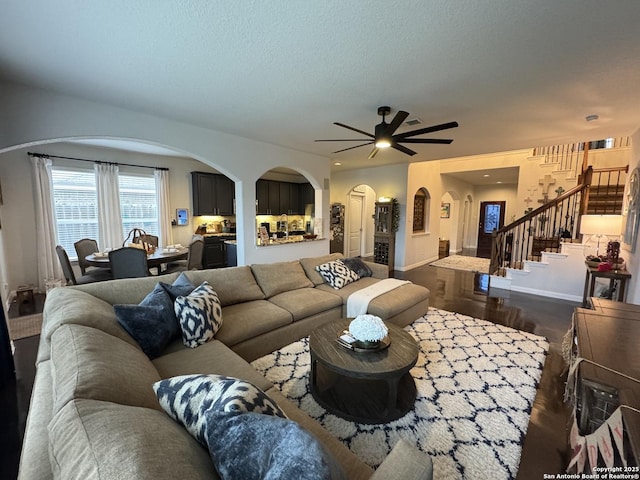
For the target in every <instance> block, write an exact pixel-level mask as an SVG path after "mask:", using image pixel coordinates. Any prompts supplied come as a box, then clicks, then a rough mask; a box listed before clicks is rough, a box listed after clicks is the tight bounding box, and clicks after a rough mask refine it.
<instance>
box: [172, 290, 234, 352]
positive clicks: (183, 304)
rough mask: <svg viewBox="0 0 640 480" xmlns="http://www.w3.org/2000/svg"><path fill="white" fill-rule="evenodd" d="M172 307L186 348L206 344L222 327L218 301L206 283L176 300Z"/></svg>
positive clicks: (220, 309)
mask: <svg viewBox="0 0 640 480" xmlns="http://www.w3.org/2000/svg"><path fill="white" fill-rule="evenodd" d="M174 307H175V313H176V316H177V317H178V321H179V323H180V329H181V330H182V341H183V342H184V345H185V346H186V347H189V348H196V347H197V346H198V345H202V344H203V343H206V342H208V341H209V340H211V339H212V338H213V337H214V335H215V334H216V332H217V331H218V330H219V329H220V326H221V325H222V306H221V305H220V300H219V299H218V295H217V294H216V292H215V291H214V290H213V287H211V285H209V284H208V283H207V282H204V283H203V284H202V285H200V286H199V287H197V288H196V289H195V290H194V291H193V292H191V293H190V294H189V295H187V296H184V297H182V296H181V297H178V298H176V302H175V305H174Z"/></svg>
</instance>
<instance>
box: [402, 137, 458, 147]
mask: <svg viewBox="0 0 640 480" xmlns="http://www.w3.org/2000/svg"><path fill="white" fill-rule="evenodd" d="M397 141H398V142H402V143H441V144H443V145H449V144H450V143H451V142H453V140H452V139H450V138H403V139H401V140H397Z"/></svg>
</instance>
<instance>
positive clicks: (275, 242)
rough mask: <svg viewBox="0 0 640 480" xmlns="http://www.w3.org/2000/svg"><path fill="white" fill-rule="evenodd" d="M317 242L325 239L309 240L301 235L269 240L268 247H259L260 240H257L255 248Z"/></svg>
mask: <svg viewBox="0 0 640 480" xmlns="http://www.w3.org/2000/svg"><path fill="white" fill-rule="evenodd" d="M319 240H326V238H310V239H308V240H307V239H305V238H303V237H302V235H296V236H295V237H289V238H288V239H286V238H279V239H278V240H273V239H271V240H269V245H261V244H260V240H259V239H258V243H257V246H258V247H272V246H275V245H290V244H292V243H305V242H317V241H319Z"/></svg>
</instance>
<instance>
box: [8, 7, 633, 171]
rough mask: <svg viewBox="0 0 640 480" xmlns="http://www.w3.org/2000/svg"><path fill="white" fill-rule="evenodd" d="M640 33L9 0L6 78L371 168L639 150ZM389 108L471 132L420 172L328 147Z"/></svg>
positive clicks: (554, 13)
mask: <svg viewBox="0 0 640 480" xmlns="http://www.w3.org/2000/svg"><path fill="white" fill-rule="evenodd" d="M639 25H640V2H638V1H632V0H621V1H617V2H606V1H602V0H562V1H557V0H527V1H513V0H504V1H501V0H490V1H489V0H486V1H477V0H455V1H451V0H428V1H427V0H423V1H408V0H406V1H400V0H385V1H382V0H369V1H355V0H352V1H348V2H345V1H344V0H339V1H338V0H324V1H321V2H305V1H297V0H273V1H258V0H253V1H251V0H244V1H243V0H237V1H232V2H230V1H223V0H210V1H205V0H174V1H168V0H167V1H165V0H160V1H158V0H126V1H124V0H110V1H103V0H60V1H56V2H52V1H50V0H3V1H2V4H1V5H0V78H5V79H8V80H10V81H14V82H18V83H23V84H27V85H33V86H36V87H41V88H45V89H48V90H52V91H56V92H62V93H67V94H71V95H76V96H79V97H83V98H87V99H91V100H95V101H98V102H103V103H108V104H112V105H116V106H121V107H124V108H129V109H133V110H138V111H142V112H147V113H151V114H155V115H159V116H162V117H167V118H172V119H175V120H178V121H183V122H187V123H190V124H194V125H200V126H203V127H207V128H211V129H215V130H220V131H223V132H228V133H232V134H236V135H240V136H243V137H247V138H252V139H256V140H261V141H265V142H269V143H274V144H278V145H282V146H285V147H289V148H292V149H296V150H300V151H305V152H312V153H316V154H320V155H324V156H326V157H328V158H332V159H333V160H336V161H340V162H341V163H342V164H343V167H341V168H355V167H362V166H367V165H382V164H390V163H399V162H408V161H423V160H431V159H440V158H447V157H459V156H465V155H472V154H479V153H488V152H498V151H506V150H513V149H520V148H530V147H534V146H538V145H549V144H556V143H562V142H568V141H579V140H591V139H597V138H604V137H608V136H623V135H628V134H630V133H633V131H635V130H636V129H637V128H638V127H640V28H639ZM380 105H390V106H391V107H392V109H393V111H392V114H394V113H395V111H396V110H397V109H402V110H406V111H408V112H410V114H411V115H410V117H409V118H413V117H418V118H419V119H420V120H421V121H422V125H421V127H424V126H430V125H433V124H439V123H444V122H449V121H453V120H455V121H458V122H459V124H460V127H459V128H457V129H453V130H447V131H445V132H440V133H439V134H431V135H429V136H431V137H443V138H448V137H450V138H453V139H454V142H453V143H452V144H451V145H448V146H447V145H414V146H415V150H417V151H418V154H417V155H415V156H413V157H408V156H406V155H404V154H402V153H400V152H397V151H394V150H392V149H389V150H385V151H383V152H381V153H379V154H378V155H377V156H376V157H375V159H373V160H371V161H370V160H367V155H368V153H369V147H362V148H357V149H354V150H350V151H348V152H344V153H341V154H337V155H332V154H331V152H332V151H334V150H338V149H340V148H345V147H348V146H352V145H356V144H355V143H346V142H344V143H315V142H314V139H321V138H357V137H358V135H357V134H355V136H354V133H353V132H350V131H348V130H345V129H342V128H340V127H337V126H335V125H333V124H332V122H334V121H338V122H342V123H346V124H349V125H352V126H354V127H357V128H359V129H362V130H365V131H369V132H373V128H374V125H375V124H376V123H379V117H378V116H377V114H376V110H377V107H378V106H380ZM592 113H595V114H598V115H599V116H600V119H599V120H598V121H597V122H590V123H587V122H586V121H585V116H586V115H588V114H592ZM413 128H420V127H412V128H409V127H407V128H404V127H403V129H404V130H409V129H413Z"/></svg>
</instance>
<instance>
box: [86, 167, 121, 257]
mask: <svg viewBox="0 0 640 480" xmlns="http://www.w3.org/2000/svg"><path fill="white" fill-rule="evenodd" d="M93 171H94V172H95V175H96V190H97V194H98V246H99V247H100V249H102V250H104V249H105V248H118V247H121V246H122V242H123V241H124V235H125V234H124V232H123V231H122V217H121V215H120V193H119V188H118V166H117V165H114V164H107V163H96V164H94V167H93Z"/></svg>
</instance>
